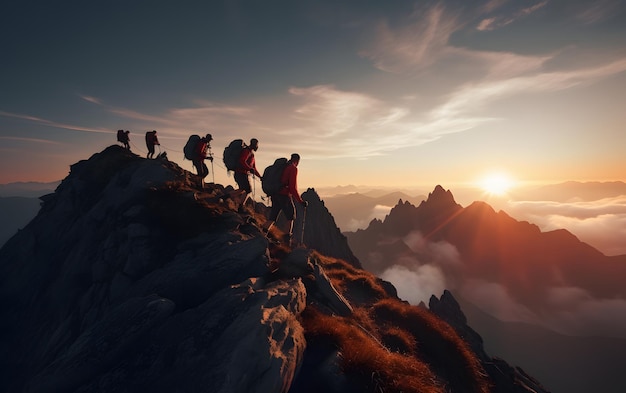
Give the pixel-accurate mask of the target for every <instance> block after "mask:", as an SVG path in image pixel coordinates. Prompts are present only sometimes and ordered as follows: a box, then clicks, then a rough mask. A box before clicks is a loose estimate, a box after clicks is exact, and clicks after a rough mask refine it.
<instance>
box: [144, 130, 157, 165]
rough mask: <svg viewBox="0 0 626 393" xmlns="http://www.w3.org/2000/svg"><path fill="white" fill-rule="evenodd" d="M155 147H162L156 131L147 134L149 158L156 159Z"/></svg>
mask: <svg viewBox="0 0 626 393" xmlns="http://www.w3.org/2000/svg"><path fill="white" fill-rule="evenodd" d="M154 145H159V146H160V145H161V144H160V143H159V139H158V138H157V132H156V130H152V131H148V132H146V147H147V148H148V155H147V158H154Z"/></svg>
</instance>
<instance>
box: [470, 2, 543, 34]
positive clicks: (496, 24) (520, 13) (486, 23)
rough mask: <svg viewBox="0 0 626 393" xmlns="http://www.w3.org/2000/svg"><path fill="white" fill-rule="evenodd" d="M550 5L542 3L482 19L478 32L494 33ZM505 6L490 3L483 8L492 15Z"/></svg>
mask: <svg viewBox="0 0 626 393" xmlns="http://www.w3.org/2000/svg"><path fill="white" fill-rule="evenodd" d="M547 4H548V1H542V2H539V3H537V4H534V5H531V6H530V7H524V8H521V9H518V10H516V11H515V12H512V13H511V12H507V13H503V14H502V15H495V16H490V17H487V18H484V19H482V20H481V21H480V22H479V23H478V25H477V26H476V30H479V31H492V30H496V29H499V28H502V27H504V26H507V25H510V24H511V23H514V22H515V21H517V20H518V19H521V18H524V17H526V16H528V15H530V14H532V13H534V12H536V11H537V10H540V9H541V8H543V7H545V6H546V5H547ZM502 5H503V2H501V1H492V2H490V3H488V6H485V7H483V10H484V11H485V12H487V13H491V12H492V11H494V10H496V9H498V8H500V7H501V6H502Z"/></svg>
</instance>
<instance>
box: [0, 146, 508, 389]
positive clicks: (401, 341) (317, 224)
mask: <svg viewBox="0 0 626 393" xmlns="http://www.w3.org/2000/svg"><path fill="white" fill-rule="evenodd" d="M232 191H233V188H232V187H230V186H227V187H224V186H222V185H219V184H207V185H205V187H202V186H201V185H200V182H199V181H198V178H197V176H196V175H194V174H192V173H190V172H188V171H185V170H183V169H181V168H180V167H179V166H178V165H176V164H175V163H172V162H170V161H168V160H167V159H165V158H159V159H154V160H148V159H145V158H142V157H139V156H137V155H135V154H133V153H130V152H128V151H126V150H124V149H122V148H121V147H118V146H112V147H110V148H107V149H105V150H104V151H103V152H101V153H97V154H94V155H93V156H92V157H91V158H90V159H88V160H84V161H81V162H79V163H77V164H75V165H72V167H71V172H70V174H69V175H68V176H67V178H66V179H64V180H63V181H62V183H61V184H60V185H59V187H58V188H57V190H56V191H55V193H54V194H53V195H52V196H51V197H49V198H46V200H45V201H44V204H43V207H42V209H41V210H40V212H39V214H38V215H37V216H36V217H35V218H34V219H33V221H31V223H30V224H28V225H27V226H26V227H25V228H24V229H23V230H21V231H20V232H18V233H17V234H16V235H15V236H13V237H12V238H11V239H10V240H9V241H8V242H7V243H6V244H5V245H4V246H3V247H2V248H0V293H1V294H2V298H3V300H5V301H4V302H3V306H4V307H2V308H0V321H1V322H0V328H1V330H2V332H3V334H2V335H0V348H2V349H3V354H4V355H6V359H11V360H12V362H11V363H7V362H5V364H4V378H2V379H1V380H0V390H1V391H38V392H42V391H50V392H51V391H67V392H75V391H99V390H102V389H105V390H107V391H114V390H115V391H118V390H119V391H123V390H128V389H131V390H132V389H133V388H134V387H137V386H141V387H142V389H144V390H150V391H152V392H156V393H161V392H171V391H199V390H206V391H229V392H235V393H237V392H270V393H272V392H276V393H283V392H287V391H289V392H292V393H295V392H302V391H312V390H314V391H330V390H332V389H330V387H340V388H338V389H339V390H342V391H344V390H346V389H349V390H350V391H353V392H359V391H370V390H371V386H372V385H371V384H372V383H373V384H375V385H376V386H378V387H380V389H381V390H385V391H401V390H402V391H407V392H409V391H416V388H415V387H419V391H441V389H442V386H446V389H449V390H450V391H451V392H466V391H471V392H476V393H483V392H487V391H488V389H489V384H490V383H491V382H492V380H493V382H494V383H495V384H497V385H498V386H499V387H500V389H499V390H498V391H502V392H511V391H513V389H514V385H513V381H508V382H506V383H504V384H503V382H502V381H501V380H498V381H496V380H495V379H494V378H495V376H491V375H489V376H488V375H487V374H486V373H485V372H484V368H483V365H482V364H481V360H480V359H478V358H477V357H476V355H475V354H474V353H473V352H471V350H470V349H469V348H468V344H467V343H466V342H465V341H463V339H462V338H461V336H459V335H458V334H457V333H455V331H454V330H452V328H451V327H450V326H449V325H447V324H446V323H445V322H444V321H443V320H440V319H437V318H436V317H435V316H434V315H433V314H432V313H430V312H429V311H428V310H424V309H420V308H418V307H413V306H410V305H408V304H406V303H404V302H402V301H400V299H398V298H397V296H396V290H395V288H393V287H392V286H391V285H390V284H389V283H386V282H384V281H382V280H381V279H379V278H377V277H375V276H374V275H373V274H371V273H369V272H367V271H364V270H362V269H360V266H359V265H358V264H356V263H352V262H351V261H349V260H345V259H340V258H336V257H334V256H332V255H329V254H335V255H342V254H346V251H345V250H343V249H342V247H341V243H342V241H343V242H345V237H343V236H342V235H341V234H340V233H339V231H338V228H336V227H334V228H332V223H333V220H332V217H329V214H328V212H327V211H326V210H324V209H323V202H322V201H321V200H320V199H319V197H318V196H317V194H316V193H315V191H314V190H313V189H309V190H307V191H306V192H305V193H304V194H303V198H304V199H305V200H307V202H309V206H308V208H307V210H308V212H307V219H306V223H307V227H306V228H305V231H304V232H305V236H304V238H305V243H306V244H307V246H308V247H300V248H290V247H288V246H287V245H285V244H281V243H278V242H276V241H274V240H272V239H271V238H268V237H266V236H265V234H264V232H263V231H262V227H263V224H264V223H265V222H266V220H267V214H268V210H267V207H266V206H265V205H263V204H262V203H257V204H256V205H254V206H245V207H243V208H240V207H239V206H238V205H239V204H238V203H235V201H233V200H232V198H227V197H226V195H227V194H228V193H231V192H232ZM277 226H278V227H279V228H278V233H277V234H281V233H280V227H281V224H280V223H278V225H277ZM327 245H334V246H333V247H328V248H327V249H325V250H324V252H321V251H320V250H321V249H322V247H323V246H327ZM346 255H348V259H349V255H351V253H350V254H346ZM415 343H420V345H419V346H416V345H415ZM364 351H365V352H364ZM363 353H366V356H363ZM305 358H306V359H307V360H306V361H304V359H305ZM374 359H375V360H374ZM298 370H299V371H298ZM400 370H411V372H410V373H408V374H399V373H401V371H400ZM414 370H420V372H419V373H415V372H414ZM372 378H374V380H373V381H372ZM129 387H130V388H129ZM345 387H349V388H345ZM515 391H518V390H515Z"/></svg>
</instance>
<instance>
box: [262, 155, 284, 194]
mask: <svg viewBox="0 0 626 393" xmlns="http://www.w3.org/2000/svg"><path fill="white" fill-rule="evenodd" d="M288 162H289V160H287V159H286V158H277V159H276V161H274V163H273V164H272V165H270V166H268V167H267V168H265V170H264V171H263V179H262V180H261V188H263V192H264V193H265V194H267V195H270V196H271V195H275V194H278V191H280V190H281V189H282V188H283V187H284V186H285V185H284V184H283V183H282V181H281V178H282V177H283V172H284V171H285V168H286V167H287V163H288Z"/></svg>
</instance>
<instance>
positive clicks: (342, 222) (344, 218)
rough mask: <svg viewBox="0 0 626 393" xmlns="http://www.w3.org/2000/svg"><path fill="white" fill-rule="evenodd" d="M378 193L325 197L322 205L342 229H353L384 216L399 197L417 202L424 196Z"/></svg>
mask: <svg viewBox="0 0 626 393" xmlns="http://www.w3.org/2000/svg"><path fill="white" fill-rule="evenodd" d="M378 194H379V192H378V191H374V193H373V194H372V193H371V192H368V193H366V194H360V193H350V194H343V195H335V196H330V197H325V198H324V205H325V206H326V207H327V208H328V210H329V211H330V212H332V214H333V217H334V218H335V222H336V223H337V226H338V227H339V228H340V229H341V230H342V231H355V230H357V229H359V228H365V227H367V225H368V224H369V222H370V221H371V220H373V219H375V218H378V219H382V218H384V217H385V216H386V215H387V214H388V213H389V211H390V210H391V208H392V207H393V206H395V205H396V204H397V203H398V201H399V200H401V199H402V200H405V201H409V202H411V203H414V204H419V203H420V202H421V201H422V200H424V199H425V198H426V196H425V195H417V196H410V195H408V194H405V193H404V192H400V191H396V192H386V193H384V194H382V195H378ZM372 195H376V196H372Z"/></svg>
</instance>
